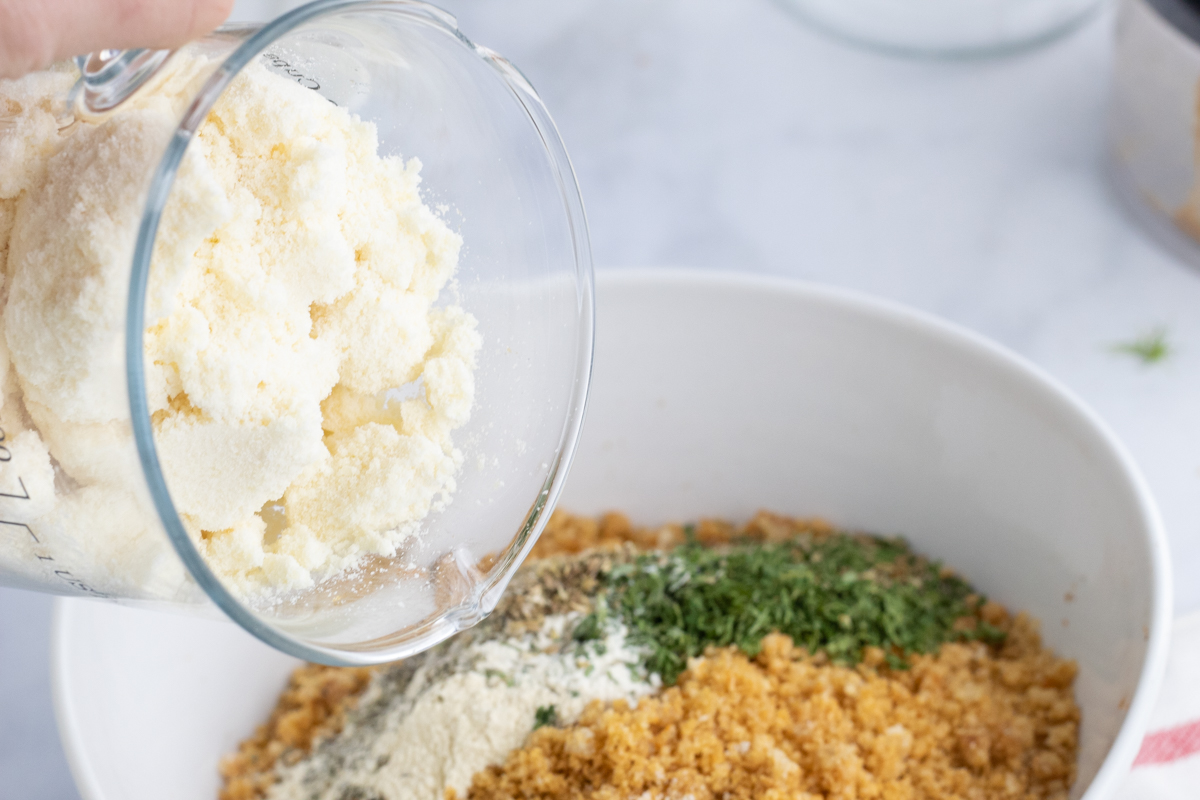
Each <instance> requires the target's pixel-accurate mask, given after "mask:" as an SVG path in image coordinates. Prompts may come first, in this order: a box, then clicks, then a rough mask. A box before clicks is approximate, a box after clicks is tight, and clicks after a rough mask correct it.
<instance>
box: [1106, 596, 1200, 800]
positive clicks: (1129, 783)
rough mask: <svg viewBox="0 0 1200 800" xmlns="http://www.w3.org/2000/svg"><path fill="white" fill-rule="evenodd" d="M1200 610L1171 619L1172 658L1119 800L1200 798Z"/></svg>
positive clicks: (1194, 799)
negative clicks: (1199, 680)
mask: <svg viewBox="0 0 1200 800" xmlns="http://www.w3.org/2000/svg"><path fill="white" fill-rule="evenodd" d="M1198 678H1200V613H1193V614H1189V615H1188V616H1186V617H1182V618H1180V619H1177V620H1175V627H1174V630H1173V631H1172V633H1171V657H1170V658H1169V659H1168V661H1167V676H1166V679H1165V680H1164V681H1163V687H1162V694H1161V695H1159V700H1158V706H1157V707H1156V708H1155V709H1154V714H1153V715H1152V716H1151V717H1150V732H1149V733H1147V734H1146V738H1145V739H1143V740H1142V749H1141V751H1139V752H1138V756H1137V758H1136V759H1135V760H1134V762H1133V770H1132V771H1131V772H1130V773H1129V776H1128V777H1127V778H1126V779H1125V782H1124V783H1123V784H1122V785H1121V789H1120V791H1118V792H1117V799H1118V800H1143V799H1144V798H1153V799H1154V800H1176V798H1178V800H1184V798H1186V799H1187V800H1196V798H1197V797H1200V691H1197V679H1198Z"/></svg>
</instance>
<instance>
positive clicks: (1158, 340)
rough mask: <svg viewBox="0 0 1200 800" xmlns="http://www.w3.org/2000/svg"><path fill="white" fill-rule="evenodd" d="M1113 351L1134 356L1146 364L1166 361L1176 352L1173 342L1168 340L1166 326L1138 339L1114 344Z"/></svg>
mask: <svg viewBox="0 0 1200 800" xmlns="http://www.w3.org/2000/svg"><path fill="white" fill-rule="evenodd" d="M1112 351H1113V352H1114V353H1119V354H1121V355H1127V356H1133V357H1134V358H1136V359H1138V360H1139V361H1141V362H1142V363H1143V364H1146V365H1151V364H1157V363H1159V362H1161V361H1165V360H1166V359H1167V358H1168V357H1170V355H1171V354H1172V353H1173V352H1174V351H1173V349H1172V347H1171V344H1170V343H1169V342H1168V341H1167V331H1166V329H1165V328H1155V329H1154V330H1152V331H1149V332H1147V333H1145V334H1143V335H1142V336H1139V337H1137V338H1136V339H1132V340H1130V341H1128V342H1119V343H1117V344H1114V345H1113V346H1112Z"/></svg>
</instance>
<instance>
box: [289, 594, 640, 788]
mask: <svg viewBox="0 0 1200 800" xmlns="http://www.w3.org/2000/svg"><path fill="white" fill-rule="evenodd" d="M579 616H580V615H579V614H566V615H563V614H560V615H554V616H550V617H547V618H546V619H545V622H544V624H543V625H542V628H541V630H540V631H539V632H538V633H536V634H526V635H524V636H522V637H518V638H504V637H499V638H492V639H487V638H482V636H476V637H474V638H466V637H464V638H460V639H456V640H453V641H451V642H450V643H448V644H447V645H444V646H443V647H442V648H440V649H437V650H434V651H432V652H430V653H428V654H426V655H425V656H424V657H423V658H418V659H415V660H414V663H415V665H414V667H413V668H412V669H409V670H399V671H395V672H390V673H389V672H385V673H381V674H380V675H379V676H377V678H376V680H375V682H374V684H373V685H372V686H371V688H370V689H368V691H367V693H366V694H365V695H364V696H363V698H362V699H361V701H360V703H359V708H360V713H359V714H357V715H354V716H352V717H351V719H350V721H349V722H348V724H347V727H346V729H345V730H343V731H342V732H341V734H339V735H338V736H337V737H336V738H334V739H332V740H330V741H328V742H327V743H326V746H324V747H319V748H318V749H317V750H316V751H314V753H313V755H312V757H311V758H309V759H306V760H304V761H301V762H300V763H298V764H296V765H294V766H292V767H284V768H281V769H280V772H279V775H280V782H279V783H277V784H276V785H275V786H274V787H273V788H272V789H271V791H270V793H269V795H268V796H269V798H270V800H338V798H342V797H364V798H375V797H379V798H384V800H443V798H444V797H445V792H446V789H447V788H452V789H454V790H455V791H457V792H458V793H459V794H460V795H464V794H465V792H466V790H467V788H468V787H469V786H470V784H471V777H472V776H473V775H474V774H475V773H476V772H479V771H480V770H482V769H484V768H485V767H487V766H488V765H490V764H499V763H502V762H503V760H504V757H505V756H506V755H507V754H508V753H509V752H510V751H512V750H514V749H516V748H518V747H520V746H521V745H522V744H523V743H524V742H525V739H526V737H528V736H529V733H530V732H531V731H532V730H533V728H534V726H535V724H536V717H537V713H538V709H539V708H548V707H549V706H554V711H555V715H556V721H557V724H560V725H564V724H571V723H573V722H575V721H577V720H578V718H579V715H580V714H581V713H582V712H583V709H584V707H585V706H587V704H588V703H590V702H591V701H592V700H601V701H605V702H610V701H613V700H618V699H623V700H626V701H629V702H630V704H631V705H636V703H637V700H638V698H640V697H644V696H646V695H648V694H650V693H652V692H655V691H657V690H658V688H659V682H658V680H657V676H653V677H650V676H647V675H646V673H645V670H644V668H643V667H642V666H641V665H640V661H641V659H642V658H643V657H644V655H645V653H644V651H643V650H642V649H640V648H637V647H634V646H632V645H630V644H629V643H628V642H627V641H626V631H625V627H624V625H623V624H621V623H620V622H619V621H615V620H611V621H610V622H609V624H608V627H607V628H606V629H605V635H604V637H602V638H600V639H596V640H593V641H589V642H587V643H586V644H580V643H578V642H575V641H573V640H572V639H571V638H570V635H569V634H570V631H571V629H572V627H573V623H574V622H575V621H576V620H577V619H578V618H579ZM481 633H482V632H481Z"/></svg>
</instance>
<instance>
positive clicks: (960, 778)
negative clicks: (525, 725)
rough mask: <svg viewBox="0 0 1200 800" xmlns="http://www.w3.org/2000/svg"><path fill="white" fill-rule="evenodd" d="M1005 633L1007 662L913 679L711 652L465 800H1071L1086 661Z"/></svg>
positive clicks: (786, 643)
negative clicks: (659, 688)
mask: <svg viewBox="0 0 1200 800" xmlns="http://www.w3.org/2000/svg"><path fill="white" fill-rule="evenodd" d="M1003 624H1005V625H1006V626H1007V629H1008V630H1009V632H1010V636H1009V643H1008V644H1007V645H1006V646H1005V647H1004V649H1003V650H1002V651H1001V652H1000V653H999V654H996V653H993V652H992V651H991V650H989V648H988V647H987V646H985V645H983V644H979V643H972V644H947V645H945V646H943V647H942V649H941V650H940V651H939V652H938V653H936V654H933V655H917V656H914V657H913V659H912V665H911V668H910V669H909V670H905V671H892V670H889V669H887V668H886V667H884V666H883V654H882V653H873V654H870V656H871V657H869V658H868V659H867V660H866V661H865V662H864V663H863V664H860V665H859V666H857V667H855V668H847V667H840V666H835V665H832V664H829V663H821V660H819V659H814V658H812V657H810V656H809V655H808V654H807V653H805V652H804V651H803V650H799V649H797V648H795V647H793V646H792V642H791V640H790V639H789V638H788V637H786V636H782V635H780V634H772V635H770V636H768V637H767V638H766V639H764V640H763V649H762V652H761V653H760V654H759V655H758V657H757V658H755V659H754V660H753V661H751V660H750V659H748V658H747V657H746V656H745V655H743V654H742V653H741V652H740V651H738V650H737V649H736V648H727V649H721V650H712V651H709V653H708V654H707V655H706V656H705V657H704V658H701V659H695V660H693V661H692V663H691V664H690V665H689V669H688V671H687V672H685V673H684V674H683V675H682V676H681V677H680V680H679V683H678V685H676V686H675V687H672V688H670V689H668V690H666V691H665V692H663V693H662V694H661V695H659V696H657V697H650V698H647V699H644V700H642V701H640V702H639V703H638V705H637V707H636V708H630V707H629V706H628V705H626V704H622V703H619V702H618V703H614V704H613V705H612V707H611V708H608V709H606V708H604V707H603V706H602V705H601V704H600V703H592V704H591V705H590V706H589V707H588V709H587V710H586V711H585V712H584V714H583V716H582V718H581V719H580V722H579V723H578V724H577V725H575V726H571V727H568V728H564V729H558V728H551V727H542V728H539V729H537V730H536V731H534V732H533V733H532V735H531V736H530V738H529V740H528V742H527V743H526V745H525V746H524V747H523V748H521V749H520V750H517V751H514V752H513V753H511V754H510V755H509V757H508V759H507V760H506V761H505V763H504V765H503V766H500V767H490V768H488V769H487V770H484V771H483V772H480V773H478V774H477V775H476V776H475V779H474V781H473V783H472V786H471V788H470V790H469V791H468V794H467V797H468V798H470V799H471V800H487V799H488V798H514V797H520V798H526V800H534V799H535V798H539V799H540V798H545V799H546V800H549V799H550V798H595V799H596V800H616V799H617V798H630V797H656V798H657V797H671V798H683V797H691V798H693V800H707V799H708V798H722V800H724V799H726V798H728V799H730V800H732V799H733V798H761V800H774V799H775V798H779V799H780V800H782V798H817V797H822V798H824V797H838V798H854V797H861V798H884V799H885V800H901V799H902V798H913V799H914V800H915V799H916V798H927V799H928V800H937V799H940V798H946V800H949V799H950V798H989V797H999V796H1006V797H1016V798H1022V800H1032V799H1033V798H1039V799H1040V798H1046V799H1047V800H1049V799H1050V798H1053V799H1054V800H1060V799H1062V800H1065V798H1066V796H1067V790H1068V789H1069V787H1070V785H1071V781H1072V780H1073V779H1074V777H1075V754H1076V749H1077V747H1078V723H1079V709H1078V707H1077V706H1076V705H1075V703H1074V701H1073V699H1072V696H1071V681H1072V680H1073V678H1074V675H1075V665H1074V663H1073V662H1071V661H1064V660H1061V659H1058V658H1055V657H1054V656H1053V655H1052V654H1050V653H1048V652H1046V651H1044V650H1042V649H1041V642H1040V637H1039V636H1038V634H1037V629H1036V625H1035V624H1034V623H1033V621H1032V620H1030V619H1029V618H1028V617H1026V616H1024V615H1021V616H1018V617H1017V618H1016V619H1014V620H1007V619H1006V620H1004V621H1003ZM454 796H455V795H454V794H453V793H452V792H450V793H447V797H448V798H451V800H453V798H454Z"/></svg>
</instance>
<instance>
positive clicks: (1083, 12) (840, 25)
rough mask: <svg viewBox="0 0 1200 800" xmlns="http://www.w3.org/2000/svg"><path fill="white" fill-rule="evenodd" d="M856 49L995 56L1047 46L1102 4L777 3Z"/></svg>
mask: <svg viewBox="0 0 1200 800" xmlns="http://www.w3.org/2000/svg"><path fill="white" fill-rule="evenodd" d="M780 1H781V2H782V3H784V5H786V6H787V7H789V8H791V9H792V10H794V11H796V12H797V13H798V14H799V15H800V16H801V17H802V18H803V19H805V20H806V21H808V22H810V23H812V24H813V25H814V26H816V27H818V28H821V29H822V30H825V31H828V32H830V33H833V34H834V35H836V36H839V37H841V38H843V39H847V40H849V41H851V42H853V43H855V44H859V45H865V46H868V47H872V48H875V49H879V50H884V51H886V52H891V53H896V54H901V55H913V56H927V57H948V58H956V57H969V56H985V55H999V54H1003V53H1007V52H1013V51H1017V50H1022V49H1025V48H1027V47H1032V46H1036V45H1038V44H1041V43H1043V42H1047V41H1050V40H1051V39H1054V38H1056V37H1058V36H1061V35H1062V34H1064V33H1066V32H1067V31H1069V30H1071V29H1072V28H1074V27H1075V26H1076V25H1078V24H1079V23H1081V22H1082V21H1083V20H1084V19H1086V18H1087V16H1088V15H1089V14H1090V13H1091V12H1093V11H1094V10H1095V9H1096V8H1098V7H1099V6H1100V5H1101V4H1102V3H1103V2H1104V1H1105V0H780Z"/></svg>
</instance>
